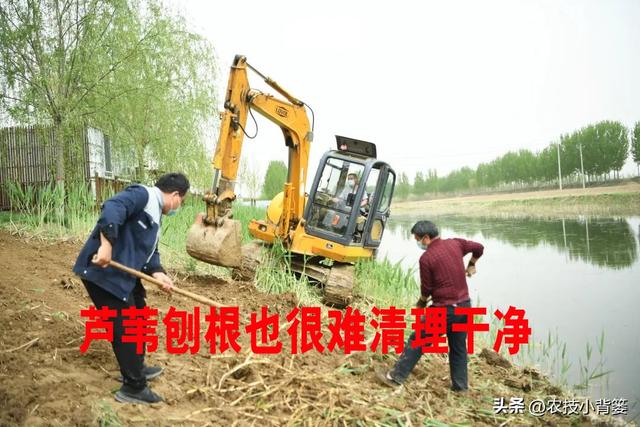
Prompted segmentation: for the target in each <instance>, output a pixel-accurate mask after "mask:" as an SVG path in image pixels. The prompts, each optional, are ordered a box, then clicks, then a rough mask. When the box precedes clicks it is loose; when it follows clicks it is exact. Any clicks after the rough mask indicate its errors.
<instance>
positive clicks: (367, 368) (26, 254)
mask: <svg viewBox="0 0 640 427" xmlns="http://www.w3.org/2000/svg"><path fill="white" fill-rule="evenodd" d="M78 250H79V245H77V244H73V243H65V242H47V241H42V240H39V239H32V240H29V239H27V238H24V237H17V236H12V235H10V234H8V233H7V232H5V231H2V230H0V272H1V274H2V275H1V276H0V277H1V278H0V426H5V425H6V426H13V425H26V426H40V425H47V426H49V425H53V426H58V425H60V426H69V425H78V426H86V425H97V424H99V425H119V424H118V422H119V423H121V424H122V425H159V426H163V425H197V426H202V425H225V426H227V425H253V424H257V425H283V424H304V425H352V424H355V423H356V421H362V422H363V423H364V424H374V423H376V422H386V423H389V424H394V425H395V424H401V423H402V424H406V425H410V424H411V423H413V424H414V425H415V424H421V423H422V422H423V421H426V420H439V421H444V422H467V423H471V424H473V425H500V424H502V423H504V422H505V421H508V420H509V419H511V422H510V424H513V425H523V424H539V425H566V424H569V423H570V422H576V421H578V424H579V425H590V422H588V421H587V420H586V419H579V420H576V419H575V418H574V419H569V418H566V417H565V418H563V417H561V416H557V415H553V416H551V415H545V416H544V417H541V418H532V417H529V418H522V417H518V416H517V415H500V416H495V415H493V411H492V401H493V398H496V397H500V396H503V397H505V398H506V399H507V401H508V399H509V398H510V397H512V396H514V397H518V396H520V397H525V400H526V401H528V400H530V399H532V398H533V397H534V396H551V395H557V396H559V395H561V394H562V391H561V390H559V389H558V388H556V387H554V386H552V385H551V384H549V382H548V381H547V380H546V379H544V377H540V376H539V375H538V374H537V373H535V372H533V371H522V370H519V369H516V368H514V367H512V366H510V364H509V363H508V362H507V363H506V364H505V363H504V362H505V361H504V360H501V358H495V357H492V356H491V355H488V356H486V357H485V356H482V357H480V356H478V355H473V356H472V357H471V358H470V365H469V369H470V384H471V390H470V392H468V393H467V394H463V395H458V394H454V393H452V392H450V391H449V389H448V385H449V371H448V363H447V360H446V356H428V357H425V358H423V360H422V361H421V362H420V363H419V364H418V366H417V368H416V369H415V371H414V375H413V376H412V378H411V381H410V382H409V383H408V385H407V386H405V387H404V388H403V389H400V390H392V389H389V388H385V387H383V386H382V385H380V384H378V382H377V381H376V378H375V374H374V372H375V370H376V369H378V370H380V369H383V368H384V367H388V366H390V365H391V364H392V362H393V360H395V356H393V357H383V356H381V355H379V354H374V353H370V352H366V353H355V354H353V355H351V356H345V355H344V354H341V353H335V352H334V353H331V354H327V353H318V352H316V351H311V352H309V353H306V354H304V355H296V356H292V355H291V354H290V350H289V344H288V343H289V340H288V335H287V333H286V331H285V330H281V335H280V337H281V341H282V342H283V344H284V348H283V351H282V352H281V353H280V354H278V355H272V356H264V355H256V354H249V352H248V351H246V349H248V348H249V345H248V341H247V339H245V338H246V334H243V335H242V337H241V340H240V342H241V345H242V347H243V350H242V351H241V352H240V353H239V354H236V353H234V352H226V353H224V354H223V355H213V356H211V355H210V354H209V353H208V346H207V345H206V344H205V343H204V340H202V344H201V350H200V352H199V353H198V354H195V355H191V354H189V353H187V354H185V355H174V354H168V353H167V352H166V350H165V346H164V336H165V334H164V332H165V328H164V325H162V323H161V321H160V322H159V323H160V324H159V326H158V333H159V345H158V350H157V351H156V352H153V353H151V354H149V355H148V356H147V364H150V365H159V366H162V367H164V369H165V372H164V375H162V376H160V377H159V378H157V379H156V380H154V381H153V382H152V383H151V386H152V388H153V390H154V391H156V392H158V393H159V394H160V395H162V396H163V397H164V398H165V400H166V402H165V403H161V404H155V405H151V406H146V405H124V404H119V403H117V402H116V401H115V400H114V398H113V393H114V392H115V391H116V390H117V389H118V388H119V386H120V384H119V383H118V382H117V381H116V378H117V377H118V375H119V371H118V368H117V365H116V362H115V358H114V356H113V353H112V351H111V347H110V345H109V344H108V343H106V342H104V341H102V342H93V343H92V344H91V346H90V348H89V350H88V352H87V353H86V354H82V353H81V352H80V351H79V346H80V344H81V343H82V341H83V339H84V319H81V317H80V310H81V309H86V308H88V306H89V305H90V300H89V298H88V297H87V295H86V291H85V289H84V287H83V286H82V284H81V282H80V281H79V280H78V279H77V278H76V277H74V276H73V274H72V273H71V266H72V264H73V262H74V260H75V257H76V255H77V253H78ZM174 275H175V273H174ZM177 285H178V286H180V287H183V288H185V289H188V290H190V291H193V292H198V293H201V294H203V295H205V296H208V297H209V298H212V299H214V300H216V301H218V302H220V303H222V304H226V305H232V306H239V307H240V313H241V316H242V321H241V323H242V324H246V321H245V317H246V316H247V314H248V313H249V312H251V311H254V310H258V309H259V308H260V307H262V306H268V307H269V310H270V312H279V313H280V315H281V317H284V315H286V314H287V313H288V312H289V311H290V310H291V309H292V308H294V307H295V306H296V305H297V302H296V299H295V297H294V296H293V295H291V294H285V295H268V294H263V293H260V292H259V291H257V290H256V289H255V288H254V286H253V284H252V283H248V282H235V281H225V280H221V279H219V278H216V277H210V276H207V277H184V276H180V275H178V276H177ZM151 288H152V286H147V289H148V296H147V304H148V305H150V306H152V307H156V308H158V309H159V311H160V316H159V318H160V319H161V318H162V316H163V315H164V314H165V313H166V312H167V311H168V309H169V307H170V306H172V305H173V306H175V307H177V308H180V309H188V310H191V309H192V308H193V307H194V304H193V303H191V302H190V301H189V300H186V299H184V298H182V297H178V296H174V297H172V298H169V296H167V295H166V294H163V293H161V292H160V291H156V290H155V289H151ZM201 309H204V307H202V308H201ZM281 321H282V319H281ZM201 324H204V321H203V322H201ZM201 333H204V332H203V331H202V332H201ZM494 356H495V355H494ZM110 422H111V424H110Z"/></svg>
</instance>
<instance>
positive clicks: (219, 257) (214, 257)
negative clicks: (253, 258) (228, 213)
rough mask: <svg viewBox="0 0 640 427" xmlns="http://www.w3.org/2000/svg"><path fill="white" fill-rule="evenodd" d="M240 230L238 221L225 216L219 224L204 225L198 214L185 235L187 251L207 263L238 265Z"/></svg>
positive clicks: (240, 252)
mask: <svg viewBox="0 0 640 427" xmlns="http://www.w3.org/2000/svg"><path fill="white" fill-rule="evenodd" d="M240 232H241V224H240V221H236V220H232V219H228V218H227V219H225V220H224V222H223V223H222V225H221V226H213V225H206V224H205V223H204V222H203V220H202V214H200V215H198V217H197V218H196V221H195V222H194V224H193V225H192V226H191V229H190V230H189V234H188V235H187V252H188V253H189V255H191V256H192V257H194V258H195V259H198V260H200V261H204V262H206V263H209V264H214V265H220V266H223V267H240V265H241V263H242V250H241V244H242V241H241V234H240Z"/></svg>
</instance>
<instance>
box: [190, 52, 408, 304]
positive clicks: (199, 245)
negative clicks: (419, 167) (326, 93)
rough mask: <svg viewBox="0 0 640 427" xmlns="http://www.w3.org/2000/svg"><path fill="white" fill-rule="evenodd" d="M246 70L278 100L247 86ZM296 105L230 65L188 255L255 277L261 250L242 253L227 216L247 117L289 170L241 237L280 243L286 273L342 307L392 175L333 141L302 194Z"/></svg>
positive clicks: (237, 229)
mask: <svg viewBox="0 0 640 427" xmlns="http://www.w3.org/2000/svg"><path fill="white" fill-rule="evenodd" d="M248 70H251V71H253V72H254V73H256V74H257V75H258V76H260V77H261V78H262V79H263V80H264V82H266V84H267V85H269V86H270V87H271V88H273V89H274V90H275V91H276V92H278V93H279V94H280V95H281V96H282V97H284V99H278V98H276V97H274V96H272V95H269V94H266V93H263V92H261V91H259V90H256V89H253V88H251V87H250V85H249V80H248V73H247V71H248ZM305 107H306V108H308V106H307V105H306V104H305V103H304V102H302V101H300V100H299V99H297V98H295V97H294V96H292V95H291V94H289V93H288V92H287V91H286V90H284V89H283V88H282V87H280V85H279V84H278V83H276V82H275V81H274V80H272V79H270V78H269V77H266V76H264V75H263V74H262V73H260V72H259V71H258V70H256V69H255V68H254V67H252V66H251V65H249V63H248V62H247V60H246V58H245V57H244V56H240V55H237V56H236V57H235V58H234V61H233V64H232V66H231V72H230V75H229V82H228V85H227V91H226V96H225V102H224V111H223V112H222V113H221V125H220V136H219V140H218V144H217V146H216V150H215V155H214V158H213V167H214V178H213V185H212V188H211V191H209V192H208V193H207V194H205V196H204V201H205V203H206V213H205V214H200V215H199V216H198V218H197V219H196V222H195V223H194V224H193V226H192V227H191V229H190V230H189V234H188V236H187V252H188V253H189V254H190V255H191V256H192V257H194V258H196V259H198V260H201V261H204V262H207V263H210V264H214V265H221V266H225V267H231V268H234V269H236V271H237V272H239V273H240V275H241V276H244V277H245V278H249V277H250V276H251V274H252V272H255V263H256V260H257V259H258V258H257V257H258V253H259V251H260V246H261V244H256V243H255V242H254V243H251V244H247V245H244V246H242V244H241V224H240V222H239V221H237V220H234V219H233V217H232V213H231V207H232V203H233V201H234V200H235V199H236V194H235V192H234V184H235V182H236V178H237V175H238V165H239V162H240V156H241V152H242V143H243V139H244V137H245V136H246V132H245V127H246V123H247V118H248V115H249V114H250V113H251V112H252V111H256V112H258V113H259V114H261V115H263V116H264V117H266V118H268V119H269V120H270V121H272V122H273V123H275V124H276V125H277V126H279V127H280V129H281V130H282V133H283V136H284V143H285V146H286V147H287V149H288V151H289V165H288V176H287V179H286V182H285V184H284V188H283V191H282V192H281V193H279V194H278V195H277V196H275V197H274V199H273V200H272V201H271V202H270V204H269V206H268V208H267V215H266V218H265V219H261V220H257V219H254V220H251V221H250V223H249V226H248V227H249V233H250V234H251V235H252V236H253V237H254V238H255V239H257V241H258V242H262V243H263V244H273V243H275V242H276V241H281V242H282V244H283V245H284V247H286V248H287V250H288V251H290V253H291V255H292V257H291V259H292V269H293V270H294V271H296V272H297V273H299V274H303V275H306V276H307V277H309V278H310V279H311V280H312V281H313V282H316V283H318V284H320V285H321V286H322V287H323V289H324V302H325V303H326V304H327V305H331V306H334V307H344V306H346V305H348V304H349V302H350V301H351V299H352V293H353V284H354V265H353V263H354V262H356V261H358V260H360V259H367V258H371V257H373V256H374V255H375V252H376V250H377V248H378V246H379V245H380V240H381V239H382V235H383V232H384V229H385V225H386V222H387V219H388V217H389V206H390V204H391V198H392V196H393V189H394V186H395V180H396V175H395V172H394V171H393V169H392V168H391V167H390V166H389V165H388V164H387V163H385V162H383V161H380V160H378V159H376V146H375V145H374V144H372V143H370V142H366V141H361V140H357V139H353V138H347V137H342V136H336V142H337V147H336V150H331V151H328V152H326V153H325V154H324V155H323V157H322V159H321V160H320V165H319V167H318V170H317V173H316V176H315V178H314V180H313V183H312V185H311V188H310V190H309V192H308V193H307V192H306V181H307V170H308V161H309V149H310V146H311V144H312V142H313V125H310V123H309V117H308V115H307V110H306V108H305ZM327 258H328V259H330V260H333V262H326V259H327Z"/></svg>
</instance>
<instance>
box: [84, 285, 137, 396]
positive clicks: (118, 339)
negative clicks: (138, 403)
mask: <svg viewBox="0 0 640 427" xmlns="http://www.w3.org/2000/svg"><path fill="white" fill-rule="evenodd" d="M82 283H84V286H85V288H87V292H89V297H91V301H93V304H94V305H95V306H96V308H98V309H100V308H102V307H108V308H109V309H114V310H117V315H116V317H115V318H113V319H110V321H111V322H113V343H112V344H111V346H112V348H113V352H114V353H115V355H116V359H117V360H118V365H120V373H122V378H123V383H124V385H125V386H127V387H129V388H131V389H133V390H136V391H138V390H142V389H144V388H145V387H146V386H147V379H146V378H145V376H144V374H143V373H142V368H143V366H144V352H143V354H136V344H135V343H130V342H129V343H123V342H122V336H123V335H124V326H123V325H122V320H123V316H122V310H123V309H126V308H129V307H131V306H135V307H136V308H143V307H144V306H145V305H146V304H145V301H144V297H145V295H146V294H145V290H144V287H143V286H142V284H141V283H140V281H138V283H137V284H136V287H135V288H134V289H133V292H131V293H130V294H129V296H128V297H127V300H126V301H122V300H119V299H118V298H116V297H115V296H114V295H112V294H111V293H109V292H107V291H105V290H104V289H102V288H101V287H99V286H98V285H96V284H95V283H93V282H90V281H88V280H83V281H82Z"/></svg>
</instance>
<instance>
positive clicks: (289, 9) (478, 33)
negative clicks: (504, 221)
mask: <svg viewBox="0 0 640 427" xmlns="http://www.w3.org/2000/svg"><path fill="white" fill-rule="evenodd" d="M176 5H177V6H176V7H177V8H178V10H179V11H180V12H181V13H182V14H183V15H184V16H185V17H186V18H187V20H188V22H189V23H190V24H191V25H192V29H193V30H194V31H195V32H198V33H201V34H203V35H205V36H206V37H207V38H209V39H210V40H211V42H212V43H213V45H214V46H215V49H216V52H217V55H218V58H219V63H220V69H221V79H220V93H221V94H223V93H224V88H225V86H226V81H227V80H226V79H227V75H228V67H229V65H230V63H231V61H232V59H233V57H234V55H235V54H236V53H239V54H243V55H245V56H246V57H247V60H248V62H249V63H250V64H251V65H253V66H255V67H256V68H257V69H258V70H260V71H262V72H263V73H264V74H266V75H268V76H270V77H271V78H273V79H274V80H276V81H277V82H279V83H280V84H281V85H282V86H283V87H284V88H286V89H287V90H289V91H290V92H291V93H292V94H293V95H294V96H296V97H298V98H300V99H302V100H303V101H305V102H307V103H308V104H309V105H311V107H312V108H313V109H314V111H315V116H316V121H315V125H316V126H315V141H314V143H313V145H312V157H311V159H312V160H311V165H310V169H311V173H313V172H314V170H315V167H316V165H317V162H318V160H319V158H320V156H321V154H322V153H323V152H324V151H326V150H328V149H332V148H334V146H335V140H334V135H335V134H338V135H345V136H350V137H353V138H358V139H364V140H368V141H371V142H374V143H376V144H377V146H378V157H379V158H381V159H383V160H386V161H388V162H389V163H390V164H391V165H392V167H394V168H395V169H396V171H400V172H401V171H404V172H407V173H409V175H410V177H411V178H413V176H414V174H415V172H416V171H417V170H422V171H426V170H427V169H430V168H437V170H438V173H439V174H441V175H442V174H445V173H448V172H450V171H451V170H453V169H456V168H460V167H462V166H472V167H475V166H477V165H478V164H479V163H480V162H486V161H490V160H492V159H494V158H495V157H498V156H500V155H502V154H504V153H506V152H507V151H509V150H517V149H520V148H528V149H531V150H533V151H536V150H539V149H542V148H544V147H545V146H546V145H548V144H549V143H550V142H552V141H555V140H557V139H558V137H559V135H560V134H562V133H567V132H572V131H573V130H576V129H578V128H580V127H582V126H585V125H587V124H590V123H594V122H597V121H600V120H605V119H609V120H619V121H621V122H622V123H623V124H624V125H626V126H627V127H629V128H631V127H632V126H633V124H634V123H635V122H636V121H638V120H640V78H639V77H640V1H639V0H626V1H624V0H602V1H583V0H575V1H559V0H549V1H516V0H506V1H476V0H471V1H439V2H433V1H408V0H396V1H394V2H388V1H387V2H379V1H371V0H369V1H348V0H343V1H335V0H323V1H314V2H305V1H293V0H291V1H276V0H274V1H259V0H256V1H245V0H234V1H224V2H223V1H210V0H188V1H177V0H176ZM251 77H254V79H253V80H251V83H252V85H254V86H257V87H260V88H262V89H264V85H260V84H259V83H260V80H259V78H258V77H257V76H250V78H251ZM254 83H255V84H254ZM269 92H271V93H273V91H272V90H269ZM257 116H258V115H257ZM258 122H259V136H258V138H257V139H256V140H253V141H247V140H246V139H245V142H246V143H245V148H246V151H245V153H246V154H247V156H248V157H249V158H250V159H251V160H250V161H251V162H252V164H253V165H254V167H255V166H259V167H260V169H261V170H262V172H263V173H264V171H265V169H266V165H267V163H268V161H269V160H271V159H282V160H285V161H286V150H285V148H284V144H283V141H282V134H281V133H280V131H279V130H278V129H277V128H275V126H274V125H272V124H271V123H270V122H268V121H266V119H264V118H261V117H259V116H258ZM247 128H248V129H247V131H248V132H249V133H251V132H252V131H253V124H252V123H251V121H250V122H249V124H248V126H247ZM634 170H635V167H634V166H633V165H632V164H628V165H626V167H625V169H624V172H626V173H633V172H634ZM311 179H312V177H311V176H310V177H309V181H311Z"/></svg>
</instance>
